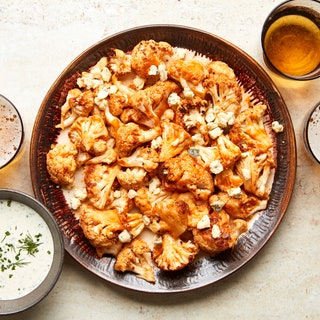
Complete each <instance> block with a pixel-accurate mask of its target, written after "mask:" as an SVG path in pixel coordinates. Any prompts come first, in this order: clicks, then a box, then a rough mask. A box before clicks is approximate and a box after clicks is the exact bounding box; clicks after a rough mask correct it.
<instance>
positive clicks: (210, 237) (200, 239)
mask: <svg viewBox="0 0 320 320" xmlns="http://www.w3.org/2000/svg"><path fill="white" fill-rule="evenodd" d="M209 219H210V226H209V227H208V228H201V229H198V228H194V229H193V230H192V233H193V236H194V241H195V243H196V244H197V245H198V246H199V247H200V249H202V250H203V251H204V252H206V253H208V254H209V255H211V256H213V255H215V254H217V253H219V252H222V251H225V250H227V249H231V248H233V247H234V246H235V245H236V243H237V240H238V237H239V235H240V234H241V233H243V232H245V231H246V230H247V223H246V222H245V221H244V220H241V221H240V220H237V221H236V222H233V221H232V220H231V219H230V217H229V215H228V214H227V213H226V212H225V211H223V210H221V211H219V212H215V211H213V212H212V213H210V214H209Z"/></svg>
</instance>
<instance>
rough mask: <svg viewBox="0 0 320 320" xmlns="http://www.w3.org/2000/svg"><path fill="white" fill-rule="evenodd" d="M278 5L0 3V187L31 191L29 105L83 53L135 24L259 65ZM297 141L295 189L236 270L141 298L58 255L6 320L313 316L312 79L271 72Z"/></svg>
mask: <svg viewBox="0 0 320 320" xmlns="http://www.w3.org/2000/svg"><path fill="white" fill-rule="evenodd" d="M278 3H280V1H278V0H273V1H265V0H242V1H239V0H228V1H226V0H180V1H178V0H162V1H150V0H135V1H133V0H132V1H131V0H118V1H115V0H111V1H95V0H87V1H75V0H64V1H62V0H59V1H49V0H34V1H31V0H30V1H27V0H23V1H21V0H15V1H9V0H2V1H1V2H0V45H1V47H0V48H1V49H0V63H1V69H0V93H1V94H3V95H5V96H6V97H7V98H9V99H10V100H11V101H12V102H13V103H14V104H15V105H16V106H17V108H18V109H19V111H20V113H21V115H22V118H23V121H24V124H25V133H26V137H25V144H24V148H23V150H22V152H21V153H20V156H19V157H18V159H17V160H16V161H15V162H14V163H12V164H11V165H10V166H9V167H7V168H5V169H4V170H1V171H0V187H1V188H4V187H5V188H14V189H18V190H21V191H24V192H27V193H29V194H32V187H31V180H30V173H29V166H28V159H29V143H30V137H31V132H32V127H33V122H34V119H35V117H36V114H37V111H38V108H39V106H40V104H41V101H42V99H43V98H44V96H45V94H46V92H47V90H48V89H49V87H50V86H51V84H52V83H53V81H54V80H55V79H56V77H57V76H58V75H59V73H60V72H61V71H62V70H63V69H64V68H65V67H66V66H67V65H68V64H69V62H70V61H71V60H72V59H73V58H75V57H76V56H78V55H79V54H80V53H81V52H82V51H83V50H84V49H86V48H87V47H88V46H91V45H93V44H94V43H95V42H97V41H99V40H101V39H102V38H103V37H105V36H109V35H112V34H113V33H115V32H118V31H121V30H123V29H127V28H131V27H134V26H139V25H145V24H151V23H152V24H153V23H161V24H165V23H170V24H181V25H186V26H192V27H197V28H200V29H203V30H205V31H209V32H212V33H214V34H216V35H218V36H220V37H223V38H225V39H226V40H228V41H230V42H232V43H234V44H235V45H237V46H239V47H240V48H242V49H243V50H245V51H246V52H247V53H249V54H250V55H251V56H252V57H253V58H255V59H256V60H257V61H258V62H259V63H260V64H262V65H263V66H264V64H263V60H262V54H261V46H260V30H261V27H262V24H263V22H264V19H265V17H266V16H267V14H268V13H269V12H270V10H271V9H272V8H273V7H274V6H276V5H277V4H278ZM270 75H271V77H272V79H273V80H274V82H275V83H276V85H277V86H278V88H279V90H280V92H281V94H282V95H283V98H284V100H285V102H286V104H287V106H288V109H289V112H290V114H291V116H292V120H293V124H294V127H295V131H296V138H297V154H298V167H297V177H296V186H295V190H294V194H293V197H292V201H291V203H290V206H289V208H288V210H287V213H286V215H285V217H284V219H283V221H282V223H281V225H280V227H279V229H278V230H277V232H276V233H275V234H274V236H273V237H272V238H271V240H270V241H269V243H268V244H267V245H266V246H265V247H264V248H263V250H262V251H261V252H260V253H259V254H258V255H257V256H256V257H255V258H254V259H253V260H252V261H251V262H249V263H248V264H247V265H246V266H245V267H244V268H242V269H241V270H240V271H239V272H236V273H235V274H233V275H232V276H231V277H229V278H227V279H225V280H223V281H221V282H218V283H217V284H214V285H212V286H208V287H205V288H202V289H200V290H196V291H194V292H188V293H183V294H174V295H149V294H143V293H137V292H133V291H128V290H125V289H122V288H118V287H115V286H113V285H111V284H108V283H106V282H104V281H102V280H100V279H99V278H97V277H96V276H94V275H92V274H91V273H89V272H87V271H86V270H85V269H83V268H82V267H81V266H79V265H78V264H77V263H75V262H74V261H73V260H72V259H71V258H70V257H68V256H66V259H65V264H64V267H63V272H62V275H61V278H60V279H59V281H58V283H57V285H56V286H55V288H54V289H53V291H52V292H51V293H50V294H49V295H48V296H47V297H46V298H45V299H44V300H43V301H42V302H41V303H40V304H38V305H37V306H35V307H34V308H33V309H31V310H28V311H26V312H23V313H22V314H20V315H15V316H8V317H5V318H7V319H25V320H28V319H32V320H40V319H54V320H60V319H61V320H62V319H63V320H66V319H77V320H78V319H88V318H90V319H128V320H130V319H154V320H160V319H176V320H177V319H200V318H203V319H319V318H320V244H319V243H320V205H319V198H320V166H319V165H316V164H315V163H314V162H313V161H312V160H311V159H310V157H309V155H308V154H307V153H306V150H305V148H304V145H303V141H302V130H303V122H304V118H305V116H306V115H307V113H308V112H309V111H310V110H311V109H312V107H313V106H314V105H315V104H316V102H318V101H319V100H320V90H319V89H320V79H317V80H313V81H309V82H295V81H290V80H283V79H280V78H279V77H277V76H274V75H273V74H271V73H270Z"/></svg>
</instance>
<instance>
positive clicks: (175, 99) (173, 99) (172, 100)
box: [168, 92, 181, 106]
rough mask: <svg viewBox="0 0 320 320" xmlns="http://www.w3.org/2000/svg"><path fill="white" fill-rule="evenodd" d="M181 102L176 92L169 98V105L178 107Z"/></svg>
mask: <svg viewBox="0 0 320 320" xmlns="http://www.w3.org/2000/svg"><path fill="white" fill-rule="evenodd" d="M180 102H181V98H180V97H179V95H178V94H177V93H176V92H173V93H170V94H169V96H168V105H169V106H176V105H178V104H179V103H180Z"/></svg>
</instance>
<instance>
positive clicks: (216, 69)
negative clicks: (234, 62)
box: [206, 60, 237, 81]
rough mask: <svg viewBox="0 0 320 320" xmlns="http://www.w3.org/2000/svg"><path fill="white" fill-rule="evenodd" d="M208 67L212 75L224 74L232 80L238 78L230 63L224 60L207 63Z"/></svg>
mask: <svg viewBox="0 0 320 320" xmlns="http://www.w3.org/2000/svg"><path fill="white" fill-rule="evenodd" d="M206 68H207V71H208V72H209V73H210V75H211V76H216V77H217V78H218V77H219V76H220V75H224V76H225V77H226V78H227V79H229V80H231V81H236V80H237V78H236V75H235V73H234V71H233V69H232V68H230V67H229V66H228V64H227V63H225V62H223V61H218V60H217V61H211V62H210V63H208V64H207V65H206Z"/></svg>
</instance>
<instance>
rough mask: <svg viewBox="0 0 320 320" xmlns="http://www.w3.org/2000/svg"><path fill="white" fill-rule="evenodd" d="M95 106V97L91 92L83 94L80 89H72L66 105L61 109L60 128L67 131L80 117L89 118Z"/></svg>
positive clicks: (87, 91) (86, 91)
mask: <svg viewBox="0 0 320 320" xmlns="http://www.w3.org/2000/svg"><path fill="white" fill-rule="evenodd" d="M93 106H94V95H93V92H92V91H91V90H85V91H84V92H82V91H81V90H80V89H77V88H76V89H71V90H69V92H68V95H67V98H66V101H65V103H64V104H63V105H62V107H61V120H60V124H59V125H58V127H59V128H61V129H65V128H67V127H69V126H71V125H72V123H73V122H74V121H75V120H76V119H77V118H78V117H87V116H88V115H89V114H90V112H91V111H92V109H93Z"/></svg>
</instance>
